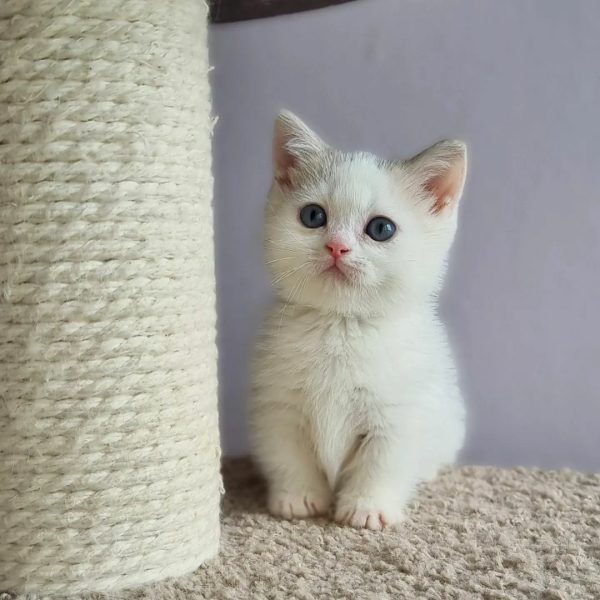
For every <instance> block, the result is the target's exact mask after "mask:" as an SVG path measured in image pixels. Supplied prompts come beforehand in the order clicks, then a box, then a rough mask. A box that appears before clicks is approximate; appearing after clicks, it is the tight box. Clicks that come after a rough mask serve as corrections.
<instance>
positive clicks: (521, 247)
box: [212, 0, 600, 470]
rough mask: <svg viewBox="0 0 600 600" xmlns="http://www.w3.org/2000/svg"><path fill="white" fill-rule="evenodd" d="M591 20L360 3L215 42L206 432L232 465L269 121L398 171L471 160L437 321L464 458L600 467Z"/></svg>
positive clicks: (224, 30)
mask: <svg viewBox="0 0 600 600" xmlns="http://www.w3.org/2000/svg"><path fill="white" fill-rule="evenodd" d="M599 30H600V3H599V2H598V1H597V0H570V1H569V2H565V1H564V0H527V1H525V0H507V1H505V2H499V1H498V0H402V1H401V0H358V1H356V2H353V3H350V4H347V5H343V6H341V7H336V8H330V9H323V10H320V11H315V12H311V13H304V14H299V15H295V16H292V17H281V18H275V19H268V20H263V21H255V22H249V23H243V24H233V25H221V26H215V27H213V29H212V63H213V65H214V66H215V71H214V73H213V83H214V106H215V113H216V114H217V115H218V116H219V119H220V120H219V124H218V126H217V128H216V134H215V174H216V196H215V197H216V218H217V234H216V243H217V255H218V265H217V268H218V282H219V285H218V287H219V310H220V349H221V396H222V412H221V422H222V429H223V434H224V445H225V451H226V452H227V453H230V454H235V453H241V452H244V451H245V450H246V448H247V446H246V434H245V426H244V410H245V408H244V407H245V397H246V388H245V381H246V379H245V377H246V360H247V353H248V349H249V346H250V344H251V339H252V335H253V331H254V330H255V327H256V325H257V322H258V319H259V317H260V311H261V307H262V306H263V305H264V303H265V301H266V299H267V298H268V296H269V288H268V284H267V280H266V277H265V275H264V272H263V269H262V265H261V256H260V228H261V219H262V207H263V203H264V197H265V192H266V190H267V187H268V184H269V178H270V157H269V152H270V135H271V126H272V119H273V117H274V115H275V113H276V111H277V110H278V109H279V108H281V107H287V108H290V109H292V110H294V111H296V112H298V114H299V115H301V116H302V117H303V118H305V119H306V120H307V121H308V122H309V123H310V124H312V125H313V126H314V127H315V128H316V129H318V131H320V132H321V133H322V135H323V136H324V137H325V138H326V139H328V140H329V141H330V142H332V143H333V144H337V145H339V146H341V147H343V148H348V149H358V148H361V149H368V150H372V151H375V152H377V153H379V154H381V155H384V156H394V155H400V156H409V155H410V154H411V153H414V152H416V151H418V150H420V149H421V148H423V147H424V146H426V145H427V144H430V143H432V142H434V141H436V140H437V139H439V138H442V137H447V136H452V137H461V138H463V139H465V140H466V141H467V142H468V144H469V150H470V177H469V181H468V186H467V190H466V194H465V197H464V200H463V204H462V214H461V225H460V230H459V236H458V239H457V242H456V245H455V248H454V250H455V251H454V256H453V267H452V270H451V273H450V276H449V280H448V285H447V287H446V292H445V295H444V299H443V312H444V314H445V315H446V320H447V322H448V324H449V327H450V330H451V334H452V337H453V339H454V340H455V346H456V348H457V352H458V355H459V358H460V363H461V371H462V374H463V381H464V384H463V387H464V390H465V393H466V396H467V398H468V404H469V407H470V426H469V437H468V444H467V447H466V449H465V452H464V455H463V460H464V461H466V462H476V463H493V464H500V465H512V464H524V465H539V466H544V467H559V466H564V465H568V466H573V467H576V468H580V469H595V470H599V469H600V375H599V366H598V363H599V362H600V327H599V325H600V316H599V314H600V313H599V311H600V274H599V271H600V114H599V113H600V110H599V107H600V75H599V70H598V60H599V58H600V35H598V31H599Z"/></svg>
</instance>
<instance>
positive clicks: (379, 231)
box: [365, 217, 396, 242]
mask: <svg viewBox="0 0 600 600" xmlns="http://www.w3.org/2000/svg"><path fill="white" fill-rule="evenodd" d="M365 233H366V234H367V235H368V236H369V237H370V238H372V239H374V240H375V241H376V242H386V241H387V240H389V239H390V238H392V237H393V235H394V233H396V226H395V225H394V224H393V223H392V222H391V221H390V220H389V219H386V218H385V217H375V218H374V219H371V220H370V221H369V222H368V223H367V226H366V227H365Z"/></svg>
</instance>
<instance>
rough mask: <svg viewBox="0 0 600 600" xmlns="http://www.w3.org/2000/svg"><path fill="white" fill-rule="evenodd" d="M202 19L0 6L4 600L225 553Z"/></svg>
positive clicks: (65, 6) (150, 4) (192, 3)
mask: <svg viewBox="0 0 600 600" xmlns="http://www.w3.org/2000/svg"><path fill="white" fill-rule="evenodd" d="M206 12H207V11H206V6H205V4H204V2H202V1H200V0H75V1H73V0H2V2H0V591H4V590H13V591H20V592H37V593H44V594H58V595H65V594H72V593H80V592H83V591H87V590H94V591H107V590H114V589H118V588H122V587H131V586H137V585H140V584H144V583H148V582H151V581H155V580H159V579H162V578H164V577H167V576H174V575H179V574H183V573H186V572H189V571H191V570H193V569H194V568H196V567H197V566H198V565H199V564H201V563H202V562H203V561H205V560H206V559H208V558H210V557H212V556H214V555H215V554H216V552H217V547H218V540H219V501H220V476H219V455H220V449H219V438H218V426H217V400H216V348H215V282H214V269H213V231H212V208H211V201H212V176H211V145H210V130H211V120H210V93H209V85H208V77H207V73H208V62H207V45H206V29H207V28H206Z"/></svg>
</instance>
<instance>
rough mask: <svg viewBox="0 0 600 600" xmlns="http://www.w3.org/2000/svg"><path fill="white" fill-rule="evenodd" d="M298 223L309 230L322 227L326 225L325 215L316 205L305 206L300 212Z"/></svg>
mask: <svg viewBox="0 0 600 600" xmlns="http://www.w3.org/2000/svg"><path fill="white" fill-rule="evenodd" d="M300 221H302V224H303V225H304V226H305V227H308V228H309V229H316V228H317V227H324V226H325V225H326V224H327V214H326V212H325V209H324V208H323V207H322V206H319V205H318V204H307V205H306V206H305V207H304V208H303V209H302V210H301V211H300Z"/></svg>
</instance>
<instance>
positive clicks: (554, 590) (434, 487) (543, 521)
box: [7, 460, 600, 600]
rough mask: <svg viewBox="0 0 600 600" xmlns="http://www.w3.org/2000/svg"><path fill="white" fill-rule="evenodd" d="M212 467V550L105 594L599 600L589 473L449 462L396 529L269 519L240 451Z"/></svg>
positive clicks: (593, 481)
mask: <svg viewBox="0 0 600 600" xmlns="http://www.w3.org/2000/svg"><path fill="white" fill-rule="evenodd" d="M224 474H225V484H226V488H227V495H226V497H225V500H224V505H223V517H222V521H223V532H222V550H221V555H220V558H219V559H218V560H216V561H214V562H213V563H212V564H209V565H206V566H204V567H201V568H200V569H199V570H198V571H196V573H194V574H193V575H191V576H189V577H186V578H183V579H179V580H177V581H172V582H170V583H162V584H160V585H156V586H153V587H150V588H146V589H144V590H139V591H135V592H134V591H132V592H129V593H119V594H114V595H112V596H110V598H111V599H114V600H124V599H127V600H133V599H138V600H139V599H142V598H149V599H156V600H191V599H200V598H214V599H221V598H223V599H231V600H238V599H240V600H242V599H246V598H248V599H250V598H252V599H253V598H256V599H278V600H279V599H282V600H283V599H287V598H299V599H303V600H312V599H317V598H318V599H321V598H356V599H380V598H381V599H386V598H400V599H402V598H406V599H408V600H412V599H419V598H424V599H432V600H433V599H435V600H438V599H439V600H446V599H448V600H450V599H452V600H454V599H456V600H459V599H460V600H462V599H467V598H482V599H484V600H500V599H506V600H513V599H521V598H524V599H525V598H526V599H540V600H567V599H568V600H571V599H573V600H577V599H580V598H585V599H600V475H584V474H581V473H575V472H570V471H539V470H529V469H496V468H489V467H464V468H461V469H455V470H451V471H448V472H446V473H445V474H443V475H442V476H441V477H440V478H439V479H438V480H437V481H435V482H434V483H431V484H429V485H427V486H423V487H422V489H421V491H420V494H419V496H418V499H417V500H416V501H415V502H414V503H413V506H412V509H411V511H410V514H409V519H408V520H407V522H406V523H405V525H404V526H403V527H402V529H401V531H398V532H392V531H390V532H383V533H374V532H368V531H356V530H352V529H348V528H343V527H339V526H337V525H335V524H332V523H330V522H328V521H326V520H308V521H297V522H286V521H280V520H276V519H274V518H272V517H270V516H269V515H268V514H266V512H265V508H264V487H263V485H262V483H261V481H260V480H259V479H258V477H257V476H256V474H255V472H254V470H253V469H252V467H251V465H250V463H249V462H247V461H245V460H237V461H231V462H229V463H227V464H226V466H225V470H224ZM7 598H9V596H7ZM93 598H94V600H100V599H101V598H102V599H104V598H108V596H99V595H94V596H93Z"/></svg>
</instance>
